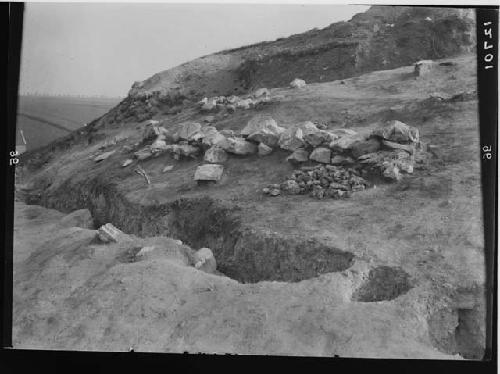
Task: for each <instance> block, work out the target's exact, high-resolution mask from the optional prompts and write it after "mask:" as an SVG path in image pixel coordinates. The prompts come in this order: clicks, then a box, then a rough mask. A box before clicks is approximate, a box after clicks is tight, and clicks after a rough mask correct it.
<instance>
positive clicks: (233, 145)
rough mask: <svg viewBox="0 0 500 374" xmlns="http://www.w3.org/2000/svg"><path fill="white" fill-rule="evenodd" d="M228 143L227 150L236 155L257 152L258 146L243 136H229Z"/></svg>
mask: <svg viewBox="0 0 500 374" xmlns="http://www.w3.org/2000/svg"><path fill="white" fill-rule="evenodd" d="M227 144H228V146H227V147H226V148H224V149H225V151H226V152H229V153H233V154H235V155H241V156H245V155H251V154H254V153H257V146H256V145H255V144H253V143H251V142H248V141H246V140H245V139H243V138H229V139H227Z"/></svg>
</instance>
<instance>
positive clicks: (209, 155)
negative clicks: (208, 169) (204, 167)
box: [204, 145, 227, 164]
mask: <svg viewBox="0 0 500 374" xmlns="http://www.w3.org/2000/svg"><path fill="white" fill-rule="evenodd" d="M204 160H205V161H206V162H209V163H211V164H222V163H224V162H226V161H227V153H226V151H224V150H223V149H222V148H221V147H218V146H216V145H215V146H212V147H210V148H209V149H207V151H206V152H205V156H204Z"/></svg>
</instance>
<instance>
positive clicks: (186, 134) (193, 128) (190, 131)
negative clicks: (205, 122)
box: [176, 122, 201, 140]
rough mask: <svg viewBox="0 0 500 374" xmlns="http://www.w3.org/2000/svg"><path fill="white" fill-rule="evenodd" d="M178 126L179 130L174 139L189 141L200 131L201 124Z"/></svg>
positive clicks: (182, 124)
mask: <svg viewBox="0 0 500 374" xmlns="http://www.w3.org/2000/svg"><path fill="white" fill-rule="evenodd" d="M179 126H180V128H179V129H178V130H177V132H176V137H177V138H178V139H179V140H191V138H192V137H193V136H194V135H195V134H196V133H197V132H199V131H200V130H201V124H199V123H198V122H183V123H180V124H179Z"/></svg>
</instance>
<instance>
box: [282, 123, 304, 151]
mask: <svg viewBox="0 0 500 374" xmlns="http://www.w3.org/2000/svg"><path fill="white" fill-rule="evenodd" d="M278 145H279V146H280V148H281V149H284V150H286V151H292V152H293V151H295V150H297V149H299V148H302V147H304V145H305V143H304V133H303V131H302V129H301V128H300V127H299V128H297V127H291V128H288V129H286V130H284V131H283V132H282V133H281V135H280V138H279V140H278Z"/></svg>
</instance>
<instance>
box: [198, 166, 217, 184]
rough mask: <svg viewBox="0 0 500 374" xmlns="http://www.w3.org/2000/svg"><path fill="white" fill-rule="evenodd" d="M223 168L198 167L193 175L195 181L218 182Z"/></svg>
mask: <svg viewBox="0 0 500 374" xmlns="http://www.w3.org/2000/svg"><path fill="white" fill-rule="evenodd" d="M223 172H224V167H223V166H222V165H218V164H206V165H200V166H198V168H197V169H196V172H195V173H194V180H195V181H215V182H217V181H219V180H220V179H221V178H222V173H223Z"/></svg>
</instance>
